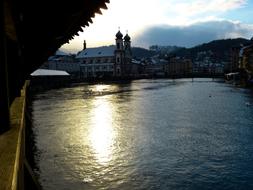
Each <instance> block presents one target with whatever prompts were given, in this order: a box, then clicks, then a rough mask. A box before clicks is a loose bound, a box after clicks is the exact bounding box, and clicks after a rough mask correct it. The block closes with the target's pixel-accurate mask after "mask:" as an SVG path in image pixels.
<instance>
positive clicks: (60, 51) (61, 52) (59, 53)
mask: <svg viewBox="0 0 253 190" xmlns="http://www.w3.org/2000/svg"><path fill="white" fill-rule="evenodd" d="M55 55H68V54H67V53H65V52H64V51H62V50H57V51H56V52H55Z"/></svg>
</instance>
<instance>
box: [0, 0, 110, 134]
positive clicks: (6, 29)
mask: <svg viewBox="0 0 253 190" xmlns="http://www.w3.org/2000/svg"><path fill="white" fill-rule="evenodd" d="M106 3H109V0H75V1H63V0H53V1H52V0H36V1H23V0H3V1H1V3H0V9H1V10H0V12H1V16H0V35H1V38H0V46H1V48H0V49H1V60H0V86H1V92H0V116H3V115H4V114H5V111H4V110H5V109H3V108H4V107H9V105H10V104H11V102H12V101H13V99H14V98H15V97H17V96H19V94H20V89H21V88H22V86H23V84H24V81H25V80H26V79H27V78H28V76H29V74H30V73H31V72H33V71H34V70H36V69H37V68H38V67H39V66H40V65H41V64H42V63H43V62H44V61H45V60H47V58H48V57H49V56H50V55H53V54H54V53H55V51H56V50H57V49H58V48H59V47H60V46H61V45H63V44H64V43H67V42H69V41H70V40H71V39H73V38H74V36H75V35H78V32H79V31H82V30H83V27H87V26H89V24H90V23H92V18H93V17H95V13H98V14H102V13H101V10H100V9H107V6H106ZM1 124H3V123H1ZM0 131H1V130H0Z"/></svg>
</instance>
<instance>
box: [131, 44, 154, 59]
mask: <svg viewBox="0 0 253 190" xmlns="http://www.w3.org/2000/svg"><path fill="white" fill-rule="evenodd" d="M132 54H133V58H135V59H141V58H149V57H152V56H154V55H156V52H155V51H151V50H148V49H144V48H141V47H132Z"/></svg>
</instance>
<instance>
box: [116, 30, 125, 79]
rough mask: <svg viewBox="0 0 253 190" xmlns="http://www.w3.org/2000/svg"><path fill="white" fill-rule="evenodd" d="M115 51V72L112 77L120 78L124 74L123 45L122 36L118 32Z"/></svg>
mask: <svg viewBox="0 0 253 190" xmlns="http://www.w3.org/2000/svg"><path fill="white" fill-rule="evenodd" d="M115 40H116V50H115V58H116V60H115V61H116V62H115V71H114V73H115V74H114V75H115V76H117V77H121V76H123V74H124V71H123V70H124V69H123V64H124V45H123V34H122V33H121V32H120V30H119V31H118V32H117V34H116V39H115Z"/></svg>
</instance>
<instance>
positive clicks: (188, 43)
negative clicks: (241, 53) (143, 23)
mask: <svg viewBox="0 0 253 190" xmlns="http://www.w3.org/2000/svg"><path fill="white" fill-rule="evenodd" d="M252 31H253V25H246V24H242V23H239V22H232V21H228V20H217V21H206V22H198V23H194V24H192V25H188V26H184V27H182V26H170V25H159V26H153V27H149V28H146V29H145V30H144V31H143V33H142V34H140V35H138V36H135V37H134V38H133V44H134V45H136V46H142V47H149V46H150V45H154V44H159V45H177V46H185V47H192V46H195V45H198V44H201V43H206V42H209V41H212V40H216V39H226V38H238V37H244V38H250V37H252V36H253V32H252Z"/></svg>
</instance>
